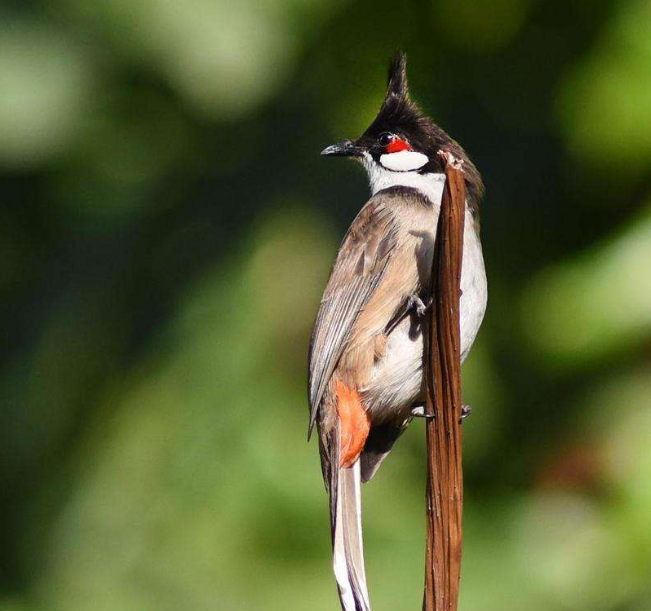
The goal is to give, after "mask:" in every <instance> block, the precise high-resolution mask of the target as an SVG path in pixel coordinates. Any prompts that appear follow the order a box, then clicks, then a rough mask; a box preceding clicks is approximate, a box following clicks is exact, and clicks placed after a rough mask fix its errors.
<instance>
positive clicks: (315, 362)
mask: <svg viewBox="0 0 651 611" xmlns="http://www.w3.org/2000/svg"><path fill="white" fill-rule="evenodd" d="M397 233H398V225H397V221H396V218H395V216H394V214H393V212H392V210H391V208H390V207H389V206H387V205H385V202H384V201H383V197H382V196H379V195H378V196H375V197H373V198H371V199H370V200H369V201H368V203H367V204H366V205H365V206H364V207H363V208H362V210H361V211H360V213H359V214H358V215H357V217H356V218H355V220H354V221H353V223H352V225H351V226H350V229H349V230H348V232H347V233H346V236H345V237H344V240H343V242H342V244H341V247H340V249H339V254H338V256H337V259H336V261H335V264H334V266H333V268H332V272H331V274H330V279H329V281H328V285H327V286H326V290H325V292H324V294H323V299H322V301H321V306H320V308H319V313H318V314H317V319H316V323H315V325H314V331H313V333H312V341H311V342H310V355H309V399H310V407H311V415H310V425H309V429H308V437H309V435H310V434H311V432H312V429H313V428H314V422H315V420H316V416H317V413H318V409H319V406H320V404H321V400H322V399H323V393H324V392H325V389H326V386H327V384H328V382H329V380H330V378H331V376H332V373H333V372H334V370H335V367H336V366H337V363H338V361H339V358H340V357H341V354H342V352H343V350H344V348H345V346H346V341H347V339H348V337H349V336H350V331H351V329H352V328H353V326H354V324H355V321H356V320H357V317H358V316H359V314H360V312H361V311H362V310H363V308H364V306H365V305H366V303H367V302H368V301H369V299H370V298H371V296H372V295H373V292H374V291H375V289H376V288H377V286H378V284H379V283H380V281H381V280H382V276H383V275H384V272H385V270H386V268H387V264H388V262H389V260H390V258H391V254H392V252H393V250H394V249H395V246H396V242H397Z"/></svg>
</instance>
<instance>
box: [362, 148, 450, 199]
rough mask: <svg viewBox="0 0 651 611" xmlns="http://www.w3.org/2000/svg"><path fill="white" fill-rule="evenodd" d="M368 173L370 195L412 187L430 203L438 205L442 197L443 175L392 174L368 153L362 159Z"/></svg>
mask: <svg viewBox="0 0 651 611" xmlns="http://www.w3.org/2000/svg"><path fill="white" fill-rule="evenodd" d="M394 154H395V153H394ZM362 163H363V164H364V167H365V168H366V171H367V172H368V179H369V183H370V186H371V195H375V194H376V193H377V192H378V191H382V189H388V188H389V187H413V188H414V189H417V190H418V191H420V192H421V193H422V194H423V195H425V196H426V197H427V198H428V199H429V200H430V201H431V202H432V203H434V204H438V203H440V201H441V197H442V196H443V186H444V184H445V174H431V173H426V174H419V173H418V172H415V171H414V172H394V171H392V170H387V169H386V168H384V167H382V165H380V164H379V163H375V161H374V160H373V158H372V157H371V155H370V154H369V153H365V154H364V156H363V157H362Z"/></svg>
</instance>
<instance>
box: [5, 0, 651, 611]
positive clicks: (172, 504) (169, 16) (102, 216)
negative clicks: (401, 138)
mask: <svg viewBox="0 0 651 611" xmlns="http://www.w3.org/2000/svg"><path fill="white" fill-rule="evenodd" d="M397 47H402V48H404V49H405V50H407V52H408V53H409V57H410V75H411V81H412V89H413V91H414V95H415V97H416V98H417V99H418V100H420V101H421V102H422V104H423V105H424V106H425V107H426V108H427V110H428V111H429V112H430V113H431V114H432V115H433V116H434V117H435V119H436V120H437V121H438V122H439V123H440V124H441V125H442V126H443V127H444V128H445V129H447V130H448V131H449V133H450V134H451V135H453V136H454V137H455V138H456V139H458V140H459V141H461V142H462V143H463V145H464V146H465V147H466V148H467V150H468V151H469V153H470V154H471V156H472V157H473V159H474V160H475V162H476V164H477V166H478V167H479V168H480V170H481V171H482V172H483V174H484V177H485V181H486V184H487V197H486V200H485V204H484V207H483V239H484V249H485V257H486V262H487V267H488V273H489V284H490V299H489V302H490V303H489V311H488V315H487V318H486V321H485V324H484V327H483V329H482V331H481V333H480V337H479V340H478V342H477V346H476V348H475V350H474V352H473V354H472V355H471V357H470V359H469V362H468V363H467V365H466V366H465V373H464V375H465V395H466V402H467V403H469V404H470V405H472V406H473V408H474V411H473V414H472V417H471V418H470V419H469V420H467V422H466V424H465V433H466V442H465V466H466V482H467V483H466V487H467V488H466V498H467V503H466V537H465V555H464V567H463V568H464V579H463V582H462V594H461V609H462V610H463V611H479V610H481V611H516V610H521V609H527V610H528V611H538V610H540V611H548V610H554V611H557V610H564V611H646V610H648V609H649V608H650V607H651V579H650V578H649V575H651V527H650V526H649V516H651V443H649V440H650V438H649V436H650V434H651V410H650V409H649V408H650V407H651V358H650V354H651V352H650V351H649V348H650V347H651V272H650V271H649V265H650V262H651V183H650V181H649V178H650V176H651V3H649V2H648V1H643V0H604V1H597V0H592V1H591V0H578V1H577V2H561V1H560V0H550V1H548V2H542V1H536V0H496V1H494V2H490V3H489V2H477V1H475V0H436V1H432V2H428V1H423V2H405V3H397V2H388V1H386V0H375V1H373V2H371V1H370V0H362V1H360V2H352V0H335V1H329V2H328V1H326V0H311V1H308V0H258V1H254V0H237V1H233V0H230V1H227V0H184V1H183V2H171V1H169V0H140V1H138V2H134V1H133V0H95V1H94V2H88V1H87V0H55V1H54V2H39V1H38V0H31V1H25V2H5V3H3V4H2V5H1V8H0V83H1V84H2V94H1V95H0V188H1V193H2V200H1V201H0V221H1V222H0V293H1V296H2V300H1V303H2V306H1V308H0V315H1V317H2V328H3V333H2V339H3V341H2V344H1V350H2V364H1V367H0V397H1V411H0V417H1V419H2V421H1V424H2V426H1V427H0V448H1V453H2V454H1V455H2V460H1V461H0V464H1V465H2V469H1V471H0V478H1V480H0V486H1V489H2V491H3V501H2V504H1V506H0V507H1V513H0V517H1V518H2V520H1V522H0V530H1V532H2V541H3V543H2V550H3V553H2V555H1V556H0V558H1V560H0V588H1V589H0V611H59V610H61V611H63V610H65V611H87V610H89V609H93V611H145V610H149V609H151V610H152V611H153V610H155V611H168V610H169V611H177V610H179V609H193V610H197V611H199V610H220V611H221V610H225V611H227V610H231V609H233V610H235V609H243V610H248V609H266V610H269V611H272V610H274V609H278V610H282V611H291V610H296V611H298V610H303V609H307V608H309V609H313V610H315V611H317V610H320V609H323V610H326V609H334V608H336V604H337V603H336V595H335V589H334V585H333V581H332V577H331V574H330V567H329V564H330V561H329V551H328V546H329V544H328V526H327V513H326V512H327V507H326V497H325V494H324V491H323V488H322V483H321V479H320V473H319V466H318V458H317V451H316V447H315V446H314V444H311V445H309V446H308V445H307V444H306V443H305V441H304V437H305V430H306V423H307V406H306V396H305V395H306V392H305V385H306V380H305V378H306V372H305V368H306V363H305V360H306V351H307V343H308V337H309V332H310V328H311V324H312V320H313V316H314V314H315V311H316V307H317V304H318V300H319V297H320V292H321V290H322V288H323V285H324V282H325V279H326V277H327V273H328V270H329V266H330V264H331V261H332V258H333V256H334V253H335V251H336V248H337V244H338V241H339V239H340V237H341V235H342V234H343V231H344V230H345V227H346V226H347V224H348V223H349V222H350V220H351V219H352V217H353V216H354V214H355V212H356V210H357V209H358V208H359V207H360V206H361V204H362V203H363V202H364V201H365V198H366V195H367V190H366V187H365V184H364V178H363V175H362V172H361V171H360V169H359V168H357V167H354V165H353V164H351V163H344V162H341V163H339V162H337V161H332V160H324V159H320V158H319V157H318V152H319V150H320V149H321V148H322V147H323V146H325V145H326V144H329V143H330V142H332V141H334V140H336V139H339V138H341V137H347V136H355V135H357V134H358V133H359V132H360V131H361V130H362V129H363V128H364V127H365V125H366V124H367V123H368V122H369V121H370V120H371V119H372V117H373V114H374V112H375V111H376V109H377V108H378V106H379V103H380V100H381V97H382V90H383V86H384V78H385V76H384V75H385V69H386V63H387V60H388V58H389V57H390V56H391V54H392V53H393V52H394V51H395V49H396V48H397ZM423 437H424V433H423V431H422V427H420V426H418V423H416V425H414V426H413V427H412V429H411V430H410V431H408V433H407V434H406V435H405V437H404V439H403V440H401V441H400V443H399V444H398V447H397V449H396V451H395V452H394V454H393V455H392V456H391V457H390V459H389V460H388V461H387V462H386V463H385V464H384V465H383V467H382V469H381V471H380V472H379V474H378V476H377V477H376V479H374V480H373V482H371V483H370V484H368V485H367V486H366V487H365V510H366V511H365V530H366V540H367V556H368V572H369V578H370V587H371V596H372V599H373V601H374V603H375V605H374V606H375V608H377V609H416V608H419V605H420V595H421V588H422V565H423V557H424V552H423V541H424V518H423V515H424V514H423V511H424V507H423V503H424V499H423V493H424V459H423V451H424V448H423Z"/></svg>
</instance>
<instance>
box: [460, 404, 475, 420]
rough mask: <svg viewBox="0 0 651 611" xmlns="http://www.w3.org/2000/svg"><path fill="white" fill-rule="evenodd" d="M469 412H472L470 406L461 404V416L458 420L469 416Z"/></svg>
mask: <svg viewBox="0 0 651 611" xmlns="http://www.w3.org/2000/svg"><path fill="white" fill-rule="evenodd" d="M471 413H472V407H470V405H462V406H461V418H459V422H461V421H462V420H465V419H466V418H467V417H468V416H470V414H471Z"/></svg>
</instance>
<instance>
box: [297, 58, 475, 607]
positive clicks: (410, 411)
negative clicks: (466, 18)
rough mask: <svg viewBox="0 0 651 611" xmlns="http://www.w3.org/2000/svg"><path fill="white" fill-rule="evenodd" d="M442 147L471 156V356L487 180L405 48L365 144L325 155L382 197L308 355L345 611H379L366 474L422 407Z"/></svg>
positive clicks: (467, 289)
mask: <svg viewBox="0 0 651 611" xmlns="http://www.w3.org/2000/svg"><path fill="white" fill-rule="evenodd" d="M440 152H449V153H451V154H452V155H453V156H454V157H456V158H457V159H461V160H462V161H463V165H462V168H463V170H464V174H465V181H466V193H467V199H466V219H465V229H464V245H463V264H462V273H461V304H460V314H461V351H462V354H461V359H462V360H463V359H465V357H466V355H467V354H468V352H469V350H470V347H471V346H472V343H473V341H474V339H475V336H476V335H477V332H478V330H479V326H480V325H481V322H482V319H483V317H484V312H485V310H486V298H487V291H486V274H485V271H484V260H483V256H482V248H481V242H480V239H479V203H480V200H481V198H482V196H483V184H482V180H481V177H480V175H479V172H478V171H477V169H476V168H475V166H474V165H473V164H472V162H471V161H470V160H469V159H468V157H467V155H466V153H465V152H464V150H463V149H462V148H461V146H460V145H459V144H458V143H457V142H455V141H454V140H452V138H450V137H449V136H448V135H447V134H446V133H445V132H444V131H443V130H442V129H441V128H440V127H438V126H437V125H435V124H434V123H433V122H432V121H431V120H430V119H429V118H428V117H427V116H425V114H423V112H422V111H421V110H420V109H419V108H418V106H417V105H416V104H415V103H414V102H413V101H412V100H411V99H410V97H409V92H408V89H407V77H406V58H405V55H404V54H403V53H398V54H397V55H396V57H395V58H394V59H393V61H392V62H391V65H390V68H389V84H388V90H387V93H386V97H385V99H384V102H383V104H382V107H381V109H380V112H379V114H378V115H377V117H376V118H375V120H374V121H373V123H371V125H370V127H369V128H368V129H367V130H366V131H365V132H364V134H363V135H362V136H361V137H360V138H358V139H357V140H356V141H354V142H352V141H349V140H347V141H345V142H341V143H339V144H334V145H332V146H329V147H328V148H326V149H325V150H324V151H323V152H322V153H321V154H322V155H328V156H344V157H353V158H355V159H358V160H359V161H361V162H362V165H363V166H364V167H365V168H366V171H367V172H368V176H369V180H370V186H371V195H372V197H371V199H370V200H369V201H368V202H367V203H366V205H365V206H364V207H363V208H362V209H361V211H360V212H359V214H358V215H357V217H356V218H355V220H354V221H353V223H352V225H351V226H350V228H349V229H348V232H347V233H346V236H345V237H344V239H343V242H342V244H341V247H340V249H339V254H338V255H337V258H336V260H335V263H334V267H333V269H332V272H331V274H330V279H329V280H328V284H327V286H326V289H325V292H324V294H323V298H322V300H321V306H320V308H319V312H318V315H317V319H316V323H315V325H314V331H313V333H312V341H311V343H310V353H309V400H310V407H311V415H310V424H309V433H311V432H312V429H313V428H314V424H315V422H316V424H317V426H318V431H319V449H320V454H321V466H322V470H323V477H324V480H325V483H326V487H327V489H328V491H329V493H330V527H331V532H332V544H333V566H334V573H335V577H336V580H337V587H338V590H339V597H340V599H341V605H342V608H343V609H344V611H367V610H369V609H370V605H369V597H368V590H367V586H366V575H365V570H364V555H363V548H362V527H361V494H360V487H361V483H362V482H366V481H368V480H369V479H370V478H371V477H372V476H373V474H374V473H375V471H376V470H377V468H378V467H379V465H380V463H381V462H382V460H383V459H384V458H385V457H386V455H387V454H388V453H389V451H390V450H391V447H392V446H393V444H394V443H395V441H396V439H397V438H398V437H399V436H400V434H401V433H402V432H403V431H404V430H405V428H406V427H407V425H408V424H409V423H410V422H411V419H412V417H413V416H415V415H423V410H422V405H423V402H424V400H425V396H424V395H425V384H424V380H423V333H422V328H423V315H424V312H425V309H426V307H427V304H429V303H431V300H432V295H431V289H430V288H429V287H430V275H431V267H432V257H433V252H434V240H435V236H436V229H437V222H438V216H439V212H440V204H441V197H442V194H443V186H444V183H445V173H444V168H443V160H442V159H441V156H440V154H439V153H440Z"/></svg>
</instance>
